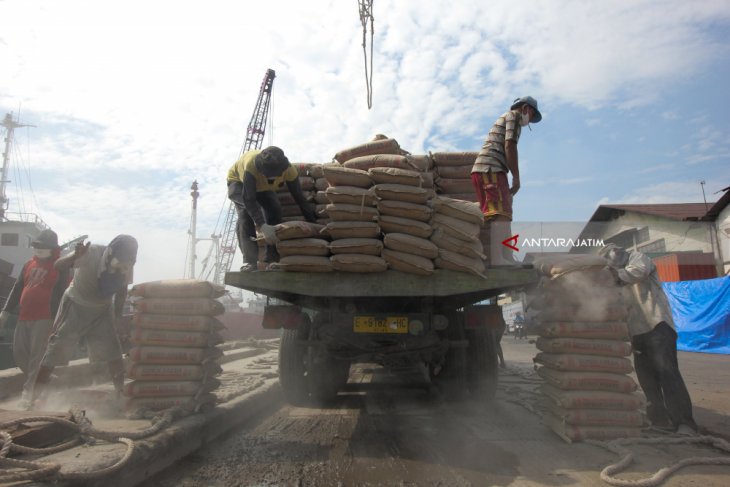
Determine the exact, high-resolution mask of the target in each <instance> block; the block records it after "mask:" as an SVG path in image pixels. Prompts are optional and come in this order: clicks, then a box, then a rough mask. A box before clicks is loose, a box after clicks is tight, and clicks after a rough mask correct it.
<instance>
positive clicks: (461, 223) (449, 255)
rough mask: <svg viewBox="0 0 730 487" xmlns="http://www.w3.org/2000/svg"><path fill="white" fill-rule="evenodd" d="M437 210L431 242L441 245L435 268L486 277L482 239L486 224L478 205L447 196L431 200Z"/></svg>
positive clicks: (433, 221) (435, 211) (434, 216)
mask: <svg viewBox="0 0 730 487" xmlns="http://www.w3.org/2000/svg"><path fill="white" fill-rule="evenodd" d="M431 206H432V207H433V209H434V213H433V219H432V220H431V226H432V227H433V234H432V235H431V242H433V243H434V244H435V245H436V246H437V247H438V258H437V259H436V267H437V268H439V269H452V270H456V271H461V272H471V273H473V274H476V275H478V276H482V277H484V271H485V268H484V259H485V257H484V254H483V249H482V243H481V241H480V240H479V231H480V227H481V226H482V225H483V223H484V216H483V215H482V212H481V210H480V209H479V205H478V204H477V203H472V202H469V201H463V200H458V199H453V198H447V197H444V196H438V197H436V198H434V199H433V200H432V201H431Z"/></svg>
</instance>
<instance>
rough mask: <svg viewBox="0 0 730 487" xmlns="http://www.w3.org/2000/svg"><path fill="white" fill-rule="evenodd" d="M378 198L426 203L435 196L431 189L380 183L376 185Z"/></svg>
mask: <svg viewBox="0 0 730 487" xmlns="http://www.w3.org/2000/svg"><path fill="white" fill-rule="evenodd" d="M375 194H376V195H377V196H378V198H381V199H384V200H389V201H405V202H407V203H416V204H421V205H422V204H425V203H426V202H427V201H428V200H430V199H431V198H432V197H433V196H434V192H433V191H432V190H430V189H425V188H416V187H415V186H407V185H404V184H378V185H376V186H375Z"/></svg>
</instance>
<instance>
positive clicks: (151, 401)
mask: <svg viewBox="0 0 730 487" xmlns="http://www.w3.org/2000/svg"><path fill="white" fill-rule="evenodd" d="M214 405H215V395H213V394H210V393H207V394H201V395H199V396H173V397H133V398H130V399H128V400H127V401H126V402H125V404H124V411H125V412H134V411H162V410H164V409H170V408H174V407H181V408H187V409H191V410H192V411H196V412H197V411H199V410H200V409H203V408H206V407H213V406H214Z"/></svg>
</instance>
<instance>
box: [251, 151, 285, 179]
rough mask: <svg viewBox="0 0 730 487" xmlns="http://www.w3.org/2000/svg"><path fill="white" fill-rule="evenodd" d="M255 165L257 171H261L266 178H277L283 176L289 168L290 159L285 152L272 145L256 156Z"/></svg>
mask: <svg viewBox="0 0 730 487" xmlns="http://www.w3.org/2000/svg"><path fill="white" fill-rule="evenodd" d="M255 164H256V169H258V170H259V171H261V174H263V175H264V176H265V177H267V178H275V177H277V176H281V175H282V174H283V173H284V171H286V169H287V168H288V167H289V159H287V157H286V155H284V151H283V150H281V149H280V148H278V147H275V146H273V145H272V146H270V147H267V148H266V149H264V150H262V151H261V153H260V154H259V155H258V156H256V162H255Z"/></svg>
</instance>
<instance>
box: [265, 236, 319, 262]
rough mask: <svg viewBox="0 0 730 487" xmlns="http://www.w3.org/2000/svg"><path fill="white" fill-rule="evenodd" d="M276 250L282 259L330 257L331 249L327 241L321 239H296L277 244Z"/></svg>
mask: <svg viewBox="0 0 730 487" xmlns="http://www.w3.org/2000/svg"><path fill="white" fill-rule="evenodd" d="M276 250H277V251H278V252H279V255H280V256H281V257H288V256H290V255H321V256H329V254H330V249H329V246H328V243H327V241H326V240H322V239H321V238H296V239H293V240H282V241H281V242H279V243H277V244H276Z"/></svg>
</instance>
